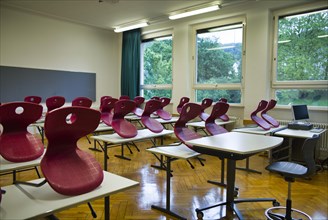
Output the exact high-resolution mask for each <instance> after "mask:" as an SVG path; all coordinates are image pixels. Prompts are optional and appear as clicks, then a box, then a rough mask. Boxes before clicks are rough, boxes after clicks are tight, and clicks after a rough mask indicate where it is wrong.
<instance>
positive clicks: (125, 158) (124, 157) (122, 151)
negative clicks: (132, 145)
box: [115, 144, 131, 160]
mask: <svg viewBox="0 0 328 220" xmlns="http://www.w3.org/2000/svg"><path fill="white" fill-rule="evenodd" d="M126 145H127V147H129V146H128V144H126ZM115 157H118V158H121V159H124V160H131V159H130V158H128V157H126V156H124V144H121V155H115Z"/></svg>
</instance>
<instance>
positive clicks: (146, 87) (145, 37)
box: [140, 29, 174, 96]
mask: <svg viewBox="0 0 328 220" xmlns="http://www.w3.org/2000/svg"><path fill="white" fill-rule="evenodd" d="M168 36H171V37H172V74H171V75H172V79H171V82H172V83H171V84H147V85H142V84H141V83H142V82H143V80H142V78H143V77H144V75H143V62H141V60H140V95H141V96H144V90H171V96H172V91H173V39H174V35H173V30H171V29H170V30H162V31H156V32H151V33H142V35H141V44H142V43H143V42H145V41H151V40H153V39H156V38H162V37H168ZM141 44H140V47H141ZM140 53H141V54H140V58H142V60H143V53H142V50H141V49H140Z"/></svg>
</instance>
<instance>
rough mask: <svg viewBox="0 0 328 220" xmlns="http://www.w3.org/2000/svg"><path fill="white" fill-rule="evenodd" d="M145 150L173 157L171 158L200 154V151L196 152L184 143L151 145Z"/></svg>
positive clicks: (190, 156)
mask: <svg viewBox="0 0 328 220" xmlns="http://www.w3.org/2000/svg"><path fill="white" fill-rule="evenodd" d="M147 151H149V152H152V153H156V154H161V155H165V156H168V157H173V158H179V159H185V160H186V159H189V158H193V157H197V156H199V155H200V153H197V152H195V151H193V150H192V149H190V148H189V147H187V146H186V145H184V144H180V145H178V146H169V145H168V146H162V147H153V148H148V149H147Z"/></svg>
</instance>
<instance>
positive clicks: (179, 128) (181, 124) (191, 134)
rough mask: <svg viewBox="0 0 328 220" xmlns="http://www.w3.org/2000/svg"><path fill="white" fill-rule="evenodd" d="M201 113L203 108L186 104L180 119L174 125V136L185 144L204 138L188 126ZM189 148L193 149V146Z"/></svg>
mask: <svg viewBox="0 0 328 220" xmlns="http://www.w3.org/2000/svg"><path fill="white" fill-rule="evenodd" d="M200 113H201V106H200V105H198V104H196V103H186V104H184V105H183V107H182V109H181V113H180V116H179V119H178V121H177V122H176V123H175V125H174V134H175V136H176V137H177V138H178V139H179V140H180V141H181V142H183V143H184V144H185V142H186V141H188V140H192V139H196V138H201V137H202V136H201V135H200V134H199V133H197V132H196V131H194V130H192V129H190V128H188V126H187V125H186V124H187V122H189V121H191V120H193V119H195V118H196V117H198V116H199V114H200ZM187 146H188V145H187ZM188 147H190V148H192V146H188Z"/></svg>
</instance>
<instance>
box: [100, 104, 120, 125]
mask: <svg viewBox="0 0 328 220" xmlns="http://www.w3.org/2000/svg"><path fill="white" fill-rule="evenodd" d="M117 101H118V99H116V98H107V99H105V100H103V103H102V108H101V110H100V112H101V120H102V121H103V122H104V123H105V124H106V125H108V126H112V120H113V116H114V106H115V103H116V102H117Z"/></svg>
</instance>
